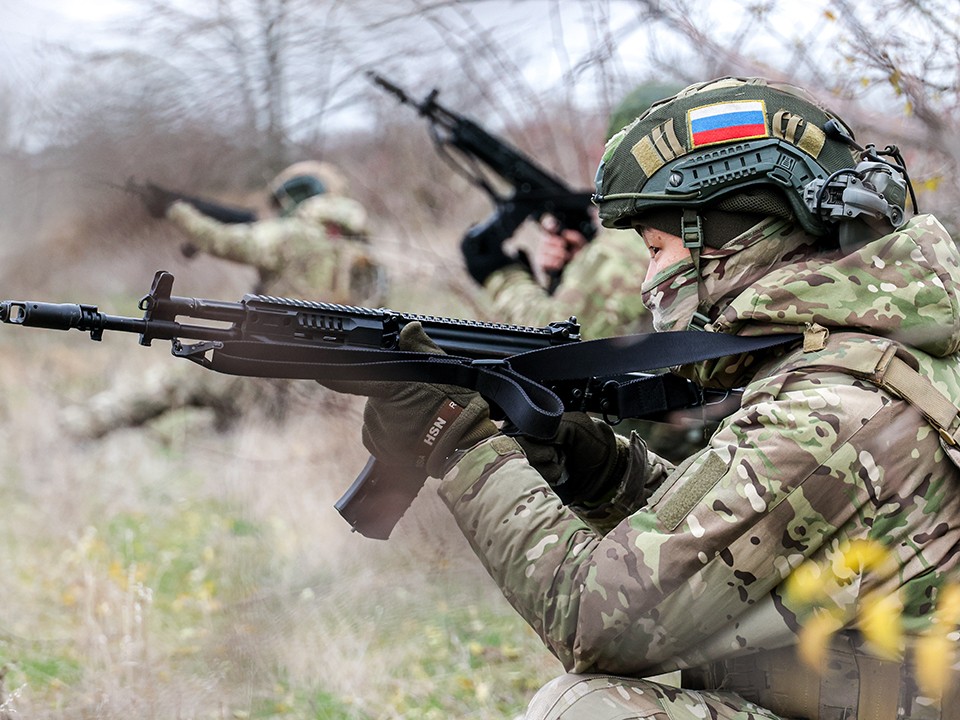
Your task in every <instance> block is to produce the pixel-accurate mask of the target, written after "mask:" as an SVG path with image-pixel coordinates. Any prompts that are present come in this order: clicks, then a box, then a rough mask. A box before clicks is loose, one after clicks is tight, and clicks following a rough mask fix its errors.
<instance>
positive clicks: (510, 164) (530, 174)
mask: <svg viewBox="0 0 960 720" xmlns="http://www.w3.org/2000/svg"><path fill="white" fill-rule="evenodd" d="M367 75H368V77H370V79H371V80H372V81H373V82H374V83H375V84H376V85H379V86H380V87H381V88H383V89H384V90H386V91H387V92H389V93H391V94H392V95H394V96H396V97H397V99H398V100H399V101H400V102H401V103H403V104H404V105H410V106H412V107H414V108H416V110H417V112H418V113H419V114H420V115H421V116H423V117H425V118H427V120H428V121H429V123H430V135H431V137H432V139H433V142H434V145H436V147H437V151H438V152H439V153H440V156H441V157H442V158H444V159H445V160H446V161H447V162H449V163H450V165H451V166H452V167H453V168H454V169H455V170H456V171H457V172H458V173H460V174H461V175H463V176H464V177H466V178H467V179H468V180H469V181H470V182H471V183H472V184H474V185H476V186H478V187H479V188H481V189H482V190H483V191H484V192H485V193H487V195H489V196H490V199H491V200H492V201H493V204H494V206H495V209H494V211H493V213H492V214H491V215H490V216H489V217H487V218H486V220H484V221H483V222H480V223H478V224H476V225H474V226H473V227H471V228H470V229H469V230H468V231H467V233H466V235H465V236H464V238H463V249H464V255H465V256H466V258H467V269H468V270H470V273H471V275H473V277H474V279H475V280H477V281H478V282H479V283H480V284H483V281H484V280H485V279H486V275H488V274H489V263H484V262H483V261H482V259H481V261H480V262H478V266H479V267H477V268H473V267H471V266H470V259H471V254H473V255H474V256H478V257H480V258H482V257H483V256H484V255H494V256H497V255H502V251H501V250H500V246H501V245H502V244H503V242H504V241H506V240H508V239H509V238H511V237H512V236H513V234H514V233H515V232H516V230H517V228H518V227H520V225H521V224H522V223H523V222H524V220H526V219H527V218H530V219H532V220H534V221H539V220H540V219H541V218H542V217H543V216H544V215H552V216H553V217H555V218H556V219H557V222H558V224H559V230H560V231H562V230H564V229H567V228H571V229H574V230H577V231H578V232H580V234H582V235H583V236H584V237H585V238H586V239H587V241H590V240H592V239H593V237H594V236H595V235H596V233H597V228H596V225H595V223H594V221H593V217H592V215H591V205H592V203H591V199H590V198H591V197H592V193H591V192H590V191H587V190H581V191H576V190H572V189H571V188H570V187H569V186H567V184H566V183H564V182H563V181H562V180H560V179H559V178H558V177H556V176H555V175H553V174H551V173H550V172H548V171H547V170H544V169H543V168H541V167H540V166H539V165H537V164H536V163H535V162H533V160H531V159H530V158H528V157H527V156H526V155H524V154H523V153H521V152H520V151H519V150H517V149H516V148H514V147H512V146H510V145H509V144H508V143H506V142H505V141H504V140H501V139H500V138H498V137H496V136H494V135H491V134H490V133H489V132H487V131H486V130H484V129H483V128H482V127H480V125H478V124H477V123H475V122H474V121H472V120H470V119H469V118H466V117H464V116H462V115H458V114H457V113H455V112H453V111H451V110H448V109H447V108H445V107H443V106H442V105H440V103H438V102H437V95H438V94H439V91H438V90H437V89H433V90H432V91H430V93H429V94H428V95H427V96H426V97H425V98H424V99H423V100H421V101H420V102H417V101H416V100H414V99H412V98H411V97H410V96H409V95H407V93H405V92H404V91H403V90H401V89H400V88H399V87H397V86H396V85H394V84H393V83H392V82H390V81H389V80H387V79H386V78H384V77H382V76H381V75H378V74H377V73H374V72H372V71H368V72H367ZM450 147H453V148H455V149H456V150H458V151H459V152H460V154H461V155H462V156H463V158H464V159H465V161H464V162H459V161H458V160H457V159H456V158H454V156H453V155H452V154H451V153H450V152H449V150H448V148H450ZM484 168H485V169H486V170H488V171H492V172H493V173H495V174H496V175H498V176H499V177H500V178H501V179H502V180H504V181H505V182H506V183H507V184H508V185H510V187H511V188H512V191H511V193H510V194H509V195H503V194H501V193H499V192H497V190H496V189H495V188H494V187H493V185H492V184H491V183H490V181H489V180H488V179H487V177H486V176H485V175H484V172H483V171H484ZM559 276H560V273H555V274H552V275H551V276H550V288H549V289H550V291H551V292H552V291H553V289H555V288H556V286H557V283H558V282H559Z"/></svg>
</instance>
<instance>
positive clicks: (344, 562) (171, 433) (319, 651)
mask: <svg viewBox="0 0 960 720" xmlns="http://www.w3.org/2000/svg"><path fill="white" fill-rule="evenodd" d="M101 272H103V273H104V274H105V276H108V277H109V275H110V270H109V269H108V268H102V269H101ZM192 272H194V273H196V274H197V275H195V276H194V280H193V282H192V283H191V285H192V287H189V288H187V287H183V288H181V291H183V292H187V291H188V290H189V291H190V292H189V294H202V295H206V296H208V297H222V298H224V299H236V297H234V296H233V295H232V294H223V293H221V294H219V295H218V294H216V290H217V286H215V285H211V290H210V291H209V292H200V291H199V290H197V288H198V287H199V286H200V284H201V283H200V281H198V280H197V279H196V277H197V276H200V275H202V268H201V269H196V270H193V271H192ZM145 277H146V278H147V279H148V278H149V275H146V276H145ZM242 280H243V279H242V278H241V279H240V280H236V279H234V281H235V282H234V284H237V285H240V284H242ZM87 282H91V281H90V280H89V278H88V280H87ZM7 284H8V285H10V283H7ZM14 284H15V283H14ZM0 289H2V288H0ZM144 289H145V288H144ZM220 289H221V290H222V288H220ZM398 290H399V291H401V293H400V294H401V296H402V291H403V288H399V289H398ZM80 291H83V292H87V289H86V288H85V287H81V290H80ZM80 291H77V292H80ZM18 292H22V291H18ZM37 292H38V293H44V295H43V297H44V298H46V297H48V296H49V295H50V293H56V294H55V296H54V297H51V298H50V299H57V300H66V299H67V298H66V296H65V294H64V293H65V292H66V291H65V290H64V289H63V288H60V287H58V286H56V283H55V281H53V280H52V281H51V286H50V287H44V288H41V289H40V290H38V291H37ZM69 292H73V291H72V290H70V291H69ZM0 296H3V297H9V296H10V295H9V293H7V292H0ZM31 299H33V298H31ZM36 299H40V298H39V297H38V298H36ZM76 300H78V301H83V302H101V303H102V302H104V299H103V298H101V297H89V296H87V295H84V296H83V297H77V298H76ZM110 302H111V303H112V304H114V306H115V307H114V308H113V309H112V310H111V311H113V312H119V308H120V307H123V309H124V312H125V314H131V313H135V305H136V298H135V297H134V296H132V295H131V296H130V297H126V298H124V297H123V296H122V295H121V296H120V297H114V298H112V299H111V301H110ZM403 309H407V308H403ZM443 309H444V308H429V310H430V311H440V310H443ZM447 309H449V308H447ZM177 362H183V361H181V360H177V359H173V358H171V357H170V355H169V347H168V346H167V345H165V344H164V343H157V344H156V346H155V347H152V348H142V347H140V346H138V345H137V342H136V337H135V336H121V335H114V336H108V337H106V338H105V339H104V341H103V342H102V343H92V342H90V340H89V339H88V338H86V337H85V336H83V335H81V334H79V333H75V332H74V333H69V334H67V333H58V332H53V331H39V330H30V331H28V330H21V329H17V328H12V327H9V326H3V327H2V328H0V432H2V435H3V437H4V441H3V443H2V444H0V506H2V508H3V519H4V522H3V523H2V524H0V577H2V578H3V581H2V583H0V667H2V669H3V673H4V675H3V678H2V683H3V696H2V700H0V718H6V717H10V718H15V717H25V718H38V719H44V718H104V719H112V718H117V719H119V718H127V719H128V718H177V719H181V718H211V719H214V718H215V719H217V720H219V719H221V718H317V719H320V718H324V719H326V718H329V719H331V720H335V719H341V718H343V719H346V718H351V719H363V720H374V719H386V718H438V719H439V718H451V717H457V718H477V719H486V718H490V719H493V718H510V717H514V716H515V715H516V714H517V713H519V712H520V711H521V710H522V708H523V707H524V706H525V705H526V702H527V701H528V699H529V697H530V695H531V694H532V693H533V691H534V690H535V689H536V688H537V687H538V686H539V685H541V684H542V683H543V682H545V681H546V680H547V679H549V678H550V677H552V676H553V675H555V674H557V672H558V671H559V670H560V667H559V664H558V663H557V662H556V661H555V660H554V659H553V658H552V657H551V656H549V654H548V653H547V652H546V651H545V650H544V649H543V648H542V646H541V644H540V642H539V640H538V639H537V638H536V637H535V636H534V635H533V633H532V632H531V631H530V630H529V629H528V628H527V627H526V626H525V625H524V624H523V623H522V622H521V621H520V620H519V618H518V617H517V616H516V615H515V613H514V612H513V610H512V609H511V608H510V607H509V606H508V604H507V603H506V601H505V600H504V599H503V598H502V596H501V595H500V593H499V590H498V589H497V588H496V587H495V586H494V585H493V583H492V581H490V580H489V578H487V576H486V575H485V574H484V573H483V571H482V569H481V568H480V566H479V563H478V562H477V561H476V560H475V558H474V557H473V555H472V553H471V552H470V550H469V548H468V547H467V546H466V543H465V541H464V540H463V539H462V537H461V536H460V534H459V532H458V531H457V529H456V527H455V526H454V524H453V522H452V520H451V519H450V518H449V516H448V514H447V512H446V510H445V508H443V507H442V505H441V503H440V501H439V499H438V498H437V497H436V495H435V492H434V486H433V485H432V483H433V482H434V481H431V484H430V485H428V487H427V488H426V489H425V490H424V491H423V492H421V495H420V497H419V498H418V500H417V501H416V503H415V504H414V507H413V509H412V510H411V511H410V512H409V513H408V514H407V516H405V517H404V519H403V520H402V521H401V524H400V525H399V526H398V528H397V530H396V531H395V533H394V536H393V537H392V538H391V539H390V541H388V542H381V541H375V540H368V539H366V538H363V537H361V536H359V535H357V534H353V533H351V532H350V529H349V526H348V525H347V524H346V523H345V522H344V521H343V520H342V518H340V517H339V515H338V514H337V513H336V511H335V510H334V508H333V503H334V502H335V500H336V499H337V497H338V496H339V495H340V494H341V493H342V491H343V490H345V489H346V487H347V486H348V485H349V483H350V482H351V481H352V480H353V477H354V476H355V475H356V473H357V472H358V471H359V470H360V468H361V467H362V466H363V464H364V462H365V460H366V451H365V450H364V449H363V448H362V446H361V444H360V442H359V430H360V424H361V423H360V412H361V409H362V401H361V400H359V399H357V398H351V397H346V396H331V394H329V393H326V392H325V391H323V390H322V389H321V388H317V387H315V386H312V385H310V384H309V383H307V384H305V385H303V386H300V387H301V388H302V389H301V390H298V393H297V399H296V400H295V401H294V402H293V403H292V405H291V409H290V411H289V413H288V416H287V417H286V419H285V420H284V421H283V422H280V421H278V420H276V419H273V418H271V417H270V416H268V415H267V414H265V413H263V412H261V411H260V410H258V409H257V408H256V407H254V408H251V409H250V411H249V412H248V413H245V414H243V415H242V416H241V417H239V418H238V419H237V420H236V422H235V423H233V424H232V425H231V426H230V427H229V428H227V429H226V430H220V429H218V428H217V427H216V426H215V424H214V422H213V418H212V415H211V414H210V413H209V411H205V410H201V409H186V410H181V411H178V412H176V413H173V414H171V415H168V416H166V417H164V418H162V419H160V420H157V421H155V422H153V423H151V424H149V425H147V426H144V427H140V428H133V429H124V430H120V431H117V432H114V433H112V434H110V435H108V436H106V437H105V438H103V439H101V440H79V439H76V438H74V437H71V436H70V435H68V434H66V433H65V432H64V426H63V417H64V412H65V409H66V408H69V407H71V406H76V405H80V404H82V403H84V402H85V401H86V400H87V399H88V398H89V397H90V396H91V395H93V394H94V393H95V392H98V391H101V390H105V389H109V388H111V387H115V386H117V385H119V384H122V382H124V381H129V380H130V379H131V378H134V379H135V378H138V377H140V376H141V374H142V373H143V372H146V371H149V370H150V369H151V368H154V367H156V366H159V365H164V364H171V363H177ZM196 371H197V372H206V371H204V370H202V369H200V368H197V369H196ZM250 382H258V381H256V380H251V381H250ZM4 713H5V714H6V715H4Z"/></svg>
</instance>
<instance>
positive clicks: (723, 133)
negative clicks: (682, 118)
mask: <svg viewBox="0 0 960 720" xmlns="http://www.w3.org/2000/svg"><path fill="white" fill-rule="evenodd" d="M766 118H767V113H766V109H765V108H764V105H763V101H762V100H736V101H734V102H726V103H717V104H716V105H704V106H702V107H698V108H693V109H692V110H688V111H687V124H688V125H689V127H690V142H691V143H692V146H693V147H694V148H697V147H701V146H703V145H713V144H714V143H721V142H729V141H731V140H748V139H750V138H760V137H767V122H766ZM691 149H692V148H691Z"/></svg>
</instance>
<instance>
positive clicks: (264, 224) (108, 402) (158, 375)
mask: <svg viewBox="0 0 960 720" xmlns="http://www.w3.org/2000/svg"><path fill="white" fill-rule="evenodd" d="M146 190H147V191H146V192H145V193H144V194H143V200H144V204H145V206H146V207H147V210H148V212H149V213H150V214H151V215H152V216H153V217H157V218H166V219H168V220H170V221H171V222H173V223H174V224H176V225H177V227H179V228H180V230H181V231H183V233H184V234H186V235H187V237H188V238H189V240H188V241H187V242H186V243H185V244H184V246H183V250H184V253H185V254H186V255H188V256H191V255H193V254H195V253H197V252H203V253H207V254H209V255H212V256H214V257H218V258H223V259H225V260H230V261H233V262H237V263H242V264H244V265H248V266H250V267H252V268H254V269H255V270H256V271H257V275H258V278H259V281H258V283H257V286H256V288H254V289H253V292H255V293H257V294H263V295H273V296H278V297H292V298H304V299H311V298H316V299H322V300H324V301H326V302H332V303H341V304H347V305H372V306H374V307H378V306H380V305H381V304H382V303H383V302H384V294H385V291H386V282H385V277H384V274H383V270H382V268H381V267H380V265H379V264H378V263H377V262H376V261H375V259H374V258H373V255H372V254H371V252H370V247H369V242H368V239H367V216H366V211H365V210H364V208H363V206H362V205H361V204H360V203H358V202H357V201H356V200H353V199H351V198H349V197H346V195H345V190H346V183H345V181H344V180H343V178H342V176H341V175H340V173H339V172H338V171H337V170H336V168H334V167H333V166H331V165H330V164H328V163H321V162H314V161H304V162H298V163H295V164H294V165H291V166H290V167H288V168H287V169H285V170H283V171H282V172H281V173H279V174H278V175H277V177H276V178H275V179H274V180H273V181H272V182H271V183H270V185H269V187H268V195H269V203H270V206H271V209H272V212H273V214H272V215H271V216H269V217H266V218H262V219H259V220H256V221H254V222H249V223H226V222H221V221H220V220H217V219H214V218H213V217H210V216H209V215H206V214H204V213H203V212H201V211H200V210H198V209H197V208H196V207H195V206H194V205H192V204H191V203H189V202H185V201H182V200H178V199H176V198H175V197H174V196H173V194H172V193H169V192H167V191H164V190H163V189H162V188H159V187H157V186H155V185H147V186H146ZM289 390H290V383H285V382H282V381H271V382H255V381H250V380H247V379H245V378H240V377H234V376H229V375H220V374H217V373H209V372H205V371H203V370H202V369H201V368H197V367H192V364H191V363H173V364H169V365H164V366H162V368H157V369H156V370H155V371H153V372H147V373H145V374H144V375H143V376H142V377H140V378H138V379H137V380H136V381H135V383H134V382H132V381H131V383H130V384H128V385H123V384H121V385H118V386H117V387H115V388H111V389H110V390H107V391H104V392H102V393H99V394H97V395H96V396H94V397H93V398H91V399H90V400H89V401H88V402H87V403H86V404H85V405H83V406H79V407H74V408H70V409H69V410H68V411H67V412H66V413H65V415H64V422H65V424H66V425H67V427H68V428H69V429H70V430H71V431H72V432H74V433H75V434H77V435H79V436H85V437H100V436H102V435H104V434H106V433H108V432H110V431H111V430H114V429H116V428H118V427H129V426H136V425H142V424H143V423H145V422H147V421H149V420H152V419H154V418H156V417H158V416H159V415H161V414H163V413H165V412H167V411H170V410H175V409H178V408H183V407H190V406H195V407H206V408H211V409H212V410H213V411H214V414H215V419H216V422H217V425H218V427H224V426H226V425H227V424H229V422H231V421H232V419H233V418H234V417H235V416H236V414H237V413H238V412H239V411H240V410H241V409H243V408H245V407H252V406H254V405H256V406H257V407H258V408H260V409H262V410H265V411H266V412H267V413H268V414H269V415H272V416H274V417H282V416H283V414H284V412H285V411H286V409H287V405H288V401H289V398H288V393H289Z"/></svg>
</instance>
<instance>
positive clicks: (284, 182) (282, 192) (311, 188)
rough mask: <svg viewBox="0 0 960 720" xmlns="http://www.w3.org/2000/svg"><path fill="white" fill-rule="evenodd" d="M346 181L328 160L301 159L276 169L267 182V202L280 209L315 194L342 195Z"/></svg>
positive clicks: (287, 211)
mask: <svg viewBox="0 0 960 720" xmlns="http://www.w3.org/2000/svg"><path fill="white" fill-rule="evenodd" d="M345 189H346V182H345V181H344V179H343V176H342V175H341V174H340V172H339V171H338V170H337V169H336V168H335V167H334V166H332V165H331V164H330V163H325V162H318V161H316V160H304V161H301V162H297V163H294V164H293V165H290V166H289V167H287V168H285V169H283V170H281V171H280V173H278V174H277V176H276V177H275V178H274V179H273V180H272V181H271V182H270V185H269V192H270V200H271V202H272V203H273V204H274V205H275V206H276V207H278V208H280V209H281V210H282V211H283V212H284V213H289V212H292V211H293V209H294V208H296V207H297V205H299V204H300V203H302V202H303V201H304V200H306V199H308V198H311V197H314V196H316V195H324V194H332V195H342V194H343V193H344V191H345Z"/></svg>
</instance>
